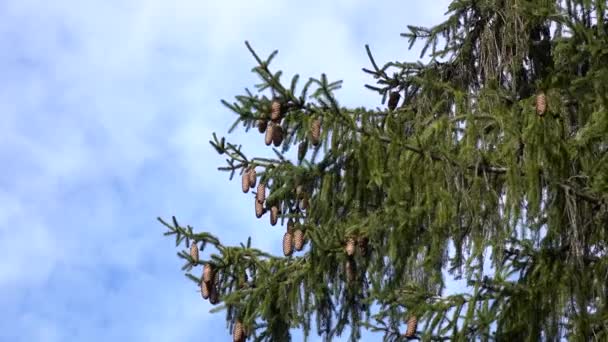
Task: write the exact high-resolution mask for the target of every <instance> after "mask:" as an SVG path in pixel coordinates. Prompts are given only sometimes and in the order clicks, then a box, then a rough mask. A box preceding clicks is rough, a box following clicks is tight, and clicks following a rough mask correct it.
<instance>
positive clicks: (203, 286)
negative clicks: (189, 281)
mask: <svg viewBox="0 0 608 342" xmlns="http://www.w3.org/2000/svg"><path fill="white" fill-rule="evenodd" d="M209 287H210V285H209V284H207V283H205V282H204V281H201V296H202V297H203V299H209V293H210V288H209Z"/></svg>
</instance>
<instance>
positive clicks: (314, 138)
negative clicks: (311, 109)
mask: <svg viewBox="0 0 608 342" xmlns="http://www.w3.org/2000/svg"><path fill="white" fill-rule="evenodd" d="M320 139H321V121H320V120H319V119H314V120H313V121H312V124H311V125H310V140H311V142H312V144H313V145H314V146H317V145H319V143H320V142H321V140H320Z"/></svg>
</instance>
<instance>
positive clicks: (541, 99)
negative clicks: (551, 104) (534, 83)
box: [536, 92, 547, 116]
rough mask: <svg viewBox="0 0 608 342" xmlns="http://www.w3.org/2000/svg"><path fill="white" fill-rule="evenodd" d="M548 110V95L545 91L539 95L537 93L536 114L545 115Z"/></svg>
mask: <svg viewBox="0 0 608 342" xmlns="http://www.w3.org/2000/svg"><path fill="white" fill-rule="evenodd" d="M546 111H547V97H546V96H545V93H543V92H540V93H539V94H538V95H536V114H538V115H539V116H543V115H545V112H546Z"/></svg>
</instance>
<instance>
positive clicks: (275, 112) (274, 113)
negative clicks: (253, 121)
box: [270, 100, 282, 122]
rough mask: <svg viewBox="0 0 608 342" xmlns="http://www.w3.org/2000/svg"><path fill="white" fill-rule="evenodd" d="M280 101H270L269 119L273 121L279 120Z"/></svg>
mask: <svg viewBox="0 0 608 342" xmlns="http://www.w3.org/2000/svg"><path fill="white" fill-rule="evenodd" d="M281 114H282V113H281V103H280V102H279V101H277V100H274V101H272V105H271V106H270V119H271V120H272V121H274V122H279V121H281Z"/></svg>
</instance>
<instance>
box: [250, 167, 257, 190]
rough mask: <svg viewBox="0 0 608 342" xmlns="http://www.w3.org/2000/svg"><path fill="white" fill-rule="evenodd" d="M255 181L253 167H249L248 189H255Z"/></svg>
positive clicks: (255, 175) (255, 176)
mask: <svg viewBox="0 0 608 342" xmlns="http://www.w3.org/2000/svg"><path fill="white" fill-rule="evenodd" d="M256 181H257V172H255V167H253V166H252V167H251V168H250V169H249V187H251V188H255V184H256Z"/></svg>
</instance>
